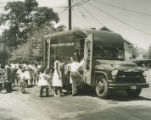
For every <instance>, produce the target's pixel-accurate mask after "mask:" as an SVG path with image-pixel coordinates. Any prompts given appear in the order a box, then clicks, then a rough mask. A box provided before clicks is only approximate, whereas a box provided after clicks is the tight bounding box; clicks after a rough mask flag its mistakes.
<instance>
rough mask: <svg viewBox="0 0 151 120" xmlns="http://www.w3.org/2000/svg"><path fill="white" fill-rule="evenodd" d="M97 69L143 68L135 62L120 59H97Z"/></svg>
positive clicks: (133, 69)
mask: <svg viewBox="0 0 151 120" xmlns="http://www.w3.org/2000/svg"><path fill="white" fill-rule="evenodd" d="M95 63H96V64H95V69H104V70H105V69H106V70H113V69H118V70H132V71H135V70H142V69H141V68H139V67H137V65H136V64H135V63H133V62H128V61H118V60H96V62H95Z"/></svg>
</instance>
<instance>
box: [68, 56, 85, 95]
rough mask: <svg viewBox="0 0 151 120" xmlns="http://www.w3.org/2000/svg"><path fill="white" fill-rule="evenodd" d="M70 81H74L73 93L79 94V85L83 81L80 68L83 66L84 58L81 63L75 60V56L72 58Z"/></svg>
mask: <svg viewBox="0 0 151 120" xmlns="http://www.w3.org/2000/svg"><path fill="white" fill-rule="evenodd" d="M70 62H71V63H70V64H69V66H70V75H71V77H70V83H72V95H73V96H74V95H76V94H77V86H78V85H79V84H80V82H81V81H82V76H81V75H80V73H79V71H78V70H79V68H80V67H82V66H83V64H84V60H82V61H81V62H80V63H79V62H76V61H74V60H73V58H72V57H71V58H70Z"/></svg>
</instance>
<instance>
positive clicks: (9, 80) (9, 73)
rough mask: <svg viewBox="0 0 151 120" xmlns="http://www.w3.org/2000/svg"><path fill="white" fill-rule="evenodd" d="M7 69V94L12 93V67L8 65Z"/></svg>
mask: <svg viewBox="0 0 151 120" xmlns="http://www.w3.org/2000/svg"><path fill="white" fill-rule="evenodd" d="M5 69H6V76H7V80H8V85H7V92H9V93H10V92H11V91H12V79H11V68H10V65H9V64H8V65H7V66H6V68H5Z"/></svg>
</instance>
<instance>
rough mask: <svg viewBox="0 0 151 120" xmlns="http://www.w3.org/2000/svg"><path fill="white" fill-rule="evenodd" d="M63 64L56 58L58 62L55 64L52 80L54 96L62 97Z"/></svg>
mask: <svg viewBox="0 0 151 120" xmlns="http://www.w3.org/2000/svg"><path fill="white" fill-rule="evenodd" d="M60 69H61V62H60V60H59V58H58V56H57V57H56V60H55V62H54V73H53V78H52V86H53V89H54V96H57V95H59V96H61V95H62V76H61V70H60Z"/></svg>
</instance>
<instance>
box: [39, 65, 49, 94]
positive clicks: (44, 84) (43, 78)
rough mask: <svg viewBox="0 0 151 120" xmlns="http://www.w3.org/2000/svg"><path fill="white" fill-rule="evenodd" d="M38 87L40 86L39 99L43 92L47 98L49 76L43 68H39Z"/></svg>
mask: <svg viewBox="0 0 151 120" xmlns="http://www.w3.org/2000/svg"><path fill="white" fill-rule="evenodd" d="M38 86H40V97H42V96H43V91H44V90H46V96H47V97H48V96H49V76H48V74H46V71H45V69H44V68H41V70H40V75H39V81H38Z"/></svg>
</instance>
